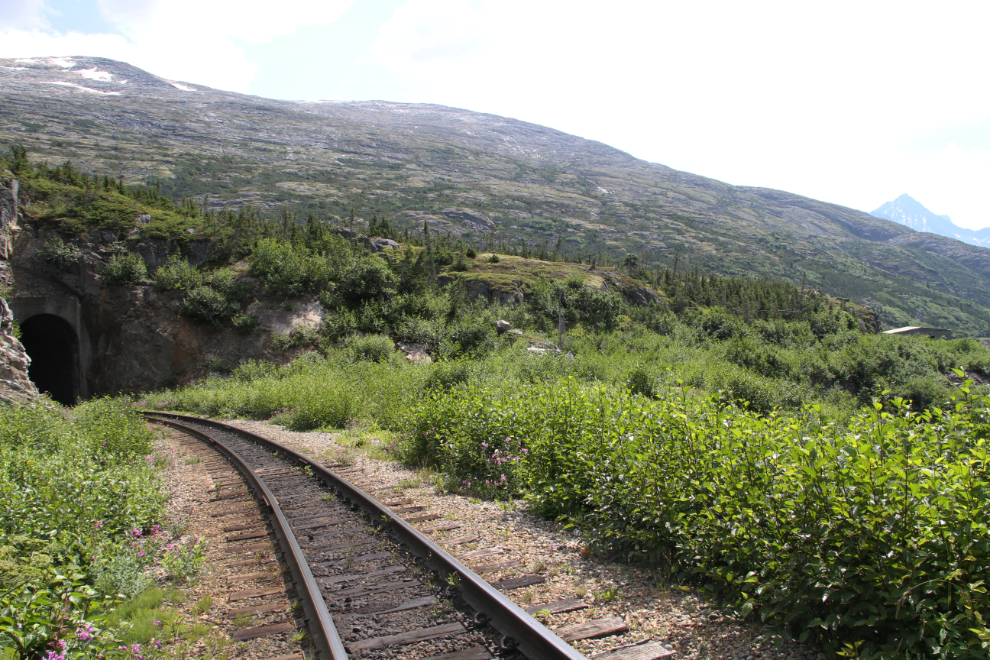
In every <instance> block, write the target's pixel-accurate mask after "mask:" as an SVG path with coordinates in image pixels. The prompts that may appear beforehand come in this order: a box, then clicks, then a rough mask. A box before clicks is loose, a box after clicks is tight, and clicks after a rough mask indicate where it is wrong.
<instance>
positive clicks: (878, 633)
mask: <svg viewBox="0 0 990 660" xmlns="http://www.w3.org/2000/svg"><path fill="white" fill-rule="evenodd" d="M988 404H990V401H988V400H975V401H973V402H969V403H958V404H956V405H954V407H953V408H951V409H949V410H947V411H945V412H938V411H936V412H934V413H924V414H918V413H912V412H909V411H908V410H907V409H906V408H905V407H904V404H903V403H902V402H899V401H894V402H891V403H889V404H888V408H889V412H888V410H887V409H884V407H883V406H880V405H879V404H878V405H877V409H870V410H869V411H866V412H863V413H861V414H860V415H858V416H856V417H855V418H854V419H853V420H852V422H851V424H850V426H849V428H847V429H844V428H839V427H836V426H834V425H831V424H824V425H822V424H820V423H818V420H817V418H816V416H817V411H816V410H815V409H811V410H809V411H808V416H807V417H806V418H793V417H781V416H776V415H772V416H760V415H756V414H753V413H751V412H748V411H745V410H743V409H740V408H737V407H735V406H733V405H726V404H725V403H724V402H722V401H720V400H718V399H717V398H708V397H705V396H702V395H700V394H694V393H691V392H688V391H685V390H684V389H682V388H672V389H668V390H666V391H665V392H663V393H662V396H661V397H660V398H659V399H653V400H649V399H646V398H643V397H639V396H634V395H630V394H628V393H623V392H621V391H617V390H614V389H610V388H605V387H601V386H593V387H586V386H581V385H579V384H577V383H576V382H574V381H567V382H557V383H552V384H541V385H534V386H530V387H524V388H522V389H521V390H519V391H517V392H514V393H512V394H508V393H506V392H504V391H502V390H498V389H491V388H479V387H466V388H462V389H453V390H439V391H437V392H436V393H435V394H434V395H433V396H432V397H431V399H429V400H428V401H426V402H424V403H423V404H421V405H420V406H418V407H417V409H416V413H415V416H414V420H415V422H414V423H415V428H414V433H413V434H412V440H411V441H410V443H409V445H408V446H407V450H408V452H409V453H408V455H407V458H408V459H409V460H411V461H415V462H421V461H426V462H430V463H433V464H434V465H436V466H437V467H438V468H439V469H441V470H442V471H444V472H445V473H447V474H449V475H450V476H451V479H450V481H451V482H452V483H460V484H461V485H462V486H463V487H464V488H465V489H469V490H473V491H475V492H479V493H483V494H486V495H489V496H496V497H499V496H501V497H505V496H510V495H518V494H521V493H526V494H527V495H528V496H529V497H530V498H531V500H532V502H533V504H534V506H535V508H536V509H537V510H538V511H540V512H542V513H543V514H544V515H549V516H561V515H563V516H566V517H567V518H569V519H571V520H572V521H575V522H578V523H579V524H581V525H582V526H583V528H584V529H585V530H586V533H587V534H588V535H589V538H590V540H591V541H592V542H593V543H594V544H595V545H596V546H597V547H599V548H600V549H601V550H602V551H604V552H607V553H610V554H616V555H619V556H621V557H623V558H624V559H626V560H631V561H638V562H647V563H651V564H654V565H664V566H666V567H667V569H668V570H672V571H674V572H677V573H680V574H681V575H682V576H683V577H685V578H687V579H692V580H695V581H697V582H699V583H700V584H703V585H705V587H706V588H707V589H709V590H710V591H711V592H712V594H713V595H714V596H715V597H716V598H717V599H719V600H720V601H721V602H723V603H724V604H726V605H728V606H730V607H733V608H735V609H737V610H738V611H739V612H741V613H742V614H744V615H748V614H751V613H752V614H754V615H757V616H759V617H761V618H762V619H764V620H766V621H771V622H774V623H778V624H780V625H783V626H784V627H785V628H786V629H787V630H788V631H789V632H790V633H791V634H792V635H794V636H795V637H798V638H800V639H803V640H807V639H811V640H814V641H817V642H819V643H821V644H824V645H825V646H826V647H827V648H828V649H830V650H832V651H842V652H845V653H858V654H859V656H858V657H863V658H880V657H885V658H893V657H915V656H918V657H920V656H923V655H926V654H934V655H940V656H942V657H952V658H965V657H972V658H976V657H983V656H984V654H985V648H984V644H985V641H986V640H987V639H990V629H988V628H987V626H986V623H985V622H986V620H987V618H986V617H988V616H990V598H988V596H987V595H986V591H985V589H983V587H982V586H981V585H982V582H981V580H982V576H983V575H985V574H986V572H987V570H990V545H988V543H987V540H986V535H987V532H988V531H990V530H988V525H990V513H988V511H987V509H986V508H985V507H984V506H983V505H982V502H983V501H984V499H985V497H986V496H987V495H988V494H990V481H988V479H987V474H986V469H987V467H988V460H990V455H988V451H987V448H986V446H985V441H984V440H983V439H982V438H983V437H984V436H985V431H984V425H985V424H986V421H987V415H988V414H990V409H988V408H987V406H988Z"/></svg>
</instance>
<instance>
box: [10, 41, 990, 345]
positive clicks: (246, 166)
mask: <svg viewBox="0 0 990 660" xmlns="http://www.w3.org/2000/svg"><path fill="white" fill-rule="evenodd" d="M0 98H2V99H3V103H0V143H7V144H22V145H24V146H25V147H27V148H28V150H29V151H30V152H31V154H32V158H33V159H35V160H39V159H40V160H47V161H48V162H49V163H50V164H52V165H54V164H57V163H60V162H62V161H64V160H67V159H70V160H72V161H73V163H74V164H75V166H76V167H79V168H81V169H84V170H87V171H93V172H98V173H101V174H102V173H108V174H110V175H111V176H114V177H116V176H123V177H124V179H125V181H127V182H136V181H149V182H154V181H161V191H162V193H163V194H168V195H172V196H174V197H175V198H176V199H178V198H179V197H184V196H185V197H191V198H194V199H195V200H196V201H197V203H198V204H199V205H201V206H202V207H206V208H222V207H226V208H235V207H238V206H243V205H248V204H250V205H252V206H255V207H258V208H261V209H266V210H267V211H268V212H269V213H276V212H277V211H278V210H279V209H282V208H284V209H287V210H291V211H295V212H298V213H300V214H301V218H303V217H305V215H306V214H308V213H314V214H316V215H317V216H328V215H336V216H346V215H348V214H349V213H350V211H351V209H354V212H355V213H356V214H357V215H358V216H359V217H365V218H368V217H370V216H371V215H373V214H378V215H384V216H386V217H387V218H389V219H390V220H391V221H392V222H393V223H394V224H395V225H397V226H399V227H400V228H402V227H413V228H415V227H421V226H422V223H423V222H424V221H425V222H428V223H429V224H430V225H431V226H432V227H433V228H434V229H435V230H439V231H442V232H450V233H452V234H455V235H459V236H464V237H465V238H468V239H470V240H473V241H475V242H477V243H479V244H485V243H491V242H499V241H510V242H512V243H513V244H517V245H518V244H519V242H520V241H526V242H527V243H528V244H530V245H541V244H543V243H544V242H546V243H549V244H550V245H551V246H554V245H559V247H560V250H561V252H562V253H563V254H567V255H570V256H574V257H576V256H578V255H580V256H582V257H583V258H585V259H587V258H589V257H591V256H594V255H600V256H602V257H608V258H611V259H613V260H618V259H621V258H622V257H623V256H625V255H626V254H627V253H632V254H635V255H637V256H638V257H639V258H640V262H641V263H646V264H656V265H658V266H661V267H663V266H671V265H672V264H673V263H674V261H675V259H676V260H677V261H678V264H679V267H680V268H684V267H687V268H693V267H694V266H698V267H699V268H700V269H702V270H703V271H708V272H714V273H717V274H722V275H748V276H765V277H783V278H787V279H790V280H791V281H794V282H806V283H807V285H808V286H813V287H815V288H820V289H822V290H825V291H827V292H830V293H833V294H836V295H839V296H843V297H847V298H852V299H855V300H857V301H859V302H863V303H866V304H869V305H872V306H873V307H875V308H876V309H878V310H879V311H880V314H881V319H882V320H883V322H884V324H885V325H886V326H888V327H891V326H896V325H908V324H912V323H913V324H917V323H925V324H932V325H944V326H948V327H951V328H953V329H954V330H955V331H956V332H957V333H960V334H969V335H990V311H988V310H987V309H986V308H987V307H988V306H990V261H987V260H986V259H985V258H984V257H983V251H982V250H981V249H980V248H977V247H972V246H969V245H966V244H963V243H960V242H958V241H955V240H952V239H949V238H944V237H941V236H937V235H934V234H923V235H921V234H918V233H916V232H914V231H912V230H911V229H909V228H907V227H904V226H902V225H899V224H897V223H894V222H890V221H888V220H884V219H879V218H875V217H873V216H871V215H869V214H866V213H862V212H859V211H855V210H852V209H848V208H844V207H841V206H836V205H833V204H827V203H824V202H819V201H815V200H811V199H808V198H804V197H800V196H798V195H793V194H790V193H786V192H782V191H776V190H767V189H761V188H745V187H738V186H731V185H728V184H725V183H721V182H719V181H715V180H712V179H707V178H705V177H702V176H697V175H694V174H688V173H685V172H679V171H676V170H673V169H670V168H668V167H664V166H662V165H658V164H655V163H648V162H644V161H641V160H638V159H635V158H633V157H632V156H630V155H629V154H626V153H623V152H621V151H618V150H616V149H613V148H611V147H608V146H607V145H604V144H601V143H597V142H593V141H589V140H584V139H581V138H578V137H575V136H571V135H567V134H565V133H561V132H559V131H555V130H552V129H549V128H545V127H541V126H536V125H533V124H528V123H525V122H521V121H516V120H512V119H507V118H503V117H496V116H493V115H486V114H481V113H475V112H468V111H464V110H457V109H453V108H446V107H440V106H431V105H413V104H401V103H384V102H358V103H340V102H314V103H303V102H289V101H274V100H269V99H262V98H257V97H251V96H245V95H241V94H234V93H230V92H222V91H217V90H212V89H209V88H206V87H202V86H198V85H193V84H189V83H178V82H173V81H168V80H164V79H162V78H158V77H156V76H154V75H151V74H149V73H147V72H144V71H141V70H139V69H136V68H135V67H132V66H130V65H127V64H124V63H121V62H115V61H111V60H105V59H98V58H84V57H77V58H48V59H32V60H10V59H7V60H0Z"/></svg>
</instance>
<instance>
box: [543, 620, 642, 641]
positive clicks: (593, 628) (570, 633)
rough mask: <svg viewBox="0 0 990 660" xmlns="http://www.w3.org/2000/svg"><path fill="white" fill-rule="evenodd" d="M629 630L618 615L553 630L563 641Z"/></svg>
mask: <svg viewBox="0 0 990 660" xmlns="http://www.w3.org/2000/svg"><path fill="white" fill-rule="evenodd" d="M628 631H629V626H627V625H626V622H625V621H623V620H622V619H621V618H620V617H617V616H610V617H606V618H604V619H594V620H593V621H585V622H584V623H575V624H574V625H571V626H564V627H563V628H557V629H556V630H554V631H553V632H554V633H555V634H556V635H557V637H560V638H561V639H562V640H564V641H565V642H577V641H579V640H582V639H597V638H598V637H608V636H609V635H618V634H619V633H624V632H628Z"/></svg>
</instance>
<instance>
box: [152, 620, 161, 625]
mask: <svg viewBox="0 0 990 660" xmlns="http://www.w3.org/2000/svg"><path fill="white" fill-rule="evenodd" d="M151 625H153V626H160V625H162V622H161V621H152V622H151Z"/></svg>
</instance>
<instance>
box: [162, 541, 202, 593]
mask: <svg viewBox="0 0 990 660" xmlns="http://www.w3.org/2000/svg"><path fill="white" fill-rule="evenodd" d="M205 564H206V541H204V540H203V539H201V538H199V537H198V536H197V537H195V538H194V539H192V540H191V541H190V542H189V543H187V544H185V545H182V544H169V545H167V546H165V553H164V554H163V555H162V568H163V569H165V577H167V578H169V579H171V580H176V581H178V582H188V581H191V580H195V579H196V578H197V577H198V576H199V574H200V573H201V572H202V571H203V567H204V565H205Z"/></svg>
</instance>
